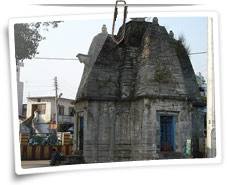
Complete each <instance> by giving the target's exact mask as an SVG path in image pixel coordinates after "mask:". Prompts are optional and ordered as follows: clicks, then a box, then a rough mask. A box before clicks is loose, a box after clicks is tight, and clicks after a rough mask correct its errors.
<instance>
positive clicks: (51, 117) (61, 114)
mask: <svg viewBox="0 0 227 185" xmlns="http://www.w3.org/2000/svg"><path fill="white" fill-rule="evenodd" d="M73 101H74V100H72V99H66V98H58V101H57V105H58V111H57V118H58V119H57V124H59V126H58V128H60V129H62V131H64V132H65V131H67V130H68V129H70V128H71V127H73V125H74V106H73ZM36 109H38V110H39V114H38V121H37V123H36V129H38V132H39V133H49V132H50V124H51V123H53V122H54V121H55V119H56V102H55V96H40V97H28V98H27V113H26V117H27V119H29V118H30V120H31V118H33V117H34V111H35V110H36ZM60 131H61V130H60Z"/></svg>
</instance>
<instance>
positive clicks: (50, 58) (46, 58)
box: [34, 57, 79, 60]
mask: <svg viewBox="0 0 227 185" xmlns="http://www.w3.org/2000/svg"><path fill="white" fill-rule="evenodd" d="M34 59H37V60H79V59H77V58H57V57H35V58H34Z"/></svg>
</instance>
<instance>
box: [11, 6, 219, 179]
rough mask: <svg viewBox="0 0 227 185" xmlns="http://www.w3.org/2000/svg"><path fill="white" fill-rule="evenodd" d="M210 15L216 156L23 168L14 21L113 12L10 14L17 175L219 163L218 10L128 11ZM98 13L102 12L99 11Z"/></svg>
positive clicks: (154, 14)
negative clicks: (38, 15) (40, 15)
mask: <svg viewBox="0 0 227 185" xmlns="http://www.w3.org/2000/svg"><path fill="white" fill-rule="evenodd" d="M148 13H149V16H155V17H186V16H187V17H198V16H204V17H207V18H208V17H211V18H212V19H213V25H212V26H213V62H214V84H215V89H214V91H215V92H214V93H215V125H216V157H215V158H201V159H171V160H149V161H130V162H111V163H92V164H75V165H64V166H54V167H37V168H30V169H23V168H22V166H21V156H20V141H19V120H18V105H17V81H16V59H15V46H14V24H15V23H29V22H40V21H41V22H42V21H45V22H46V21H56V20H57V21H59V20H86V19H103V17H105V18H110V19H112V17H113V15H112V13H102V12H99V13H97V14H94V15H91V14H89V13H88V14H87V15H86V14H83V15H64V16H42V17H30V18H13V19H10V20H9V44H10V70H11V90H12V91H11V94H12V95H11V96H12V110H13V111H12V112H13V115H12V118H13V119H12V120H13V133H14V157H15V171H16V174H17V175H24V174H35V173H47V172H60V171H68V170H87V169H93V170H95V169H104V168H116V167H139V166H160V165H161V166H167V165H196V164H218V163H221V161H222V153H221V143H222V141H221V138H222V137H221V123H222V122H221V92H220V90H221V86H220V64H221V62H220V60H219V59H220V53H219V29H218V28H219V24H218V14H217V13H216V12H199V11H186V12H180V11H177V12H174V11H163V12H160V11H154V10H152V11H148V12H145V11H141V12H138V13H136V12H133V13H131V14H130V16H132V17H139V16H140V17H146V16H147V14H148ZM100 14H101V15H100Z"/></svg>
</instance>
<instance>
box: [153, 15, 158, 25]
mask: <svg viewBox="0 0 227 185" xmlns="http://www.w3.org/2000/svg"><path fill="white" fill-rule="evenodd" d="M153 23H154V24H156V25H158V18H157V17H154V18H153Z"/></svg>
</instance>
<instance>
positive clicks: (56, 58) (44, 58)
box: [34, 51, 207, 61]
mask: <svg viewBox="0 0 227 185" xmlns="http://www.w3.org/2000/svg"><path fill="white" fill-rule="evenodd" d="M206 53H207V52H206V51H200V52H192V53H189V54H188V55H201V54H206ZM171 56H176V55H166V56H164V55H161V56H160V57H171ZM34 59H36V60H70V61H71V60H79V59H78V58H58V57H35V58H34Z"/></svg>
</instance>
